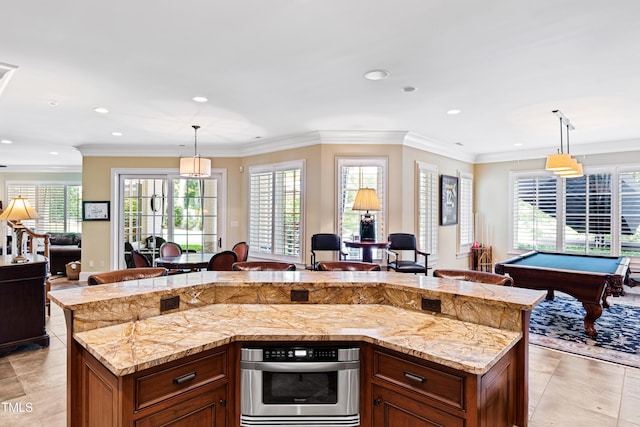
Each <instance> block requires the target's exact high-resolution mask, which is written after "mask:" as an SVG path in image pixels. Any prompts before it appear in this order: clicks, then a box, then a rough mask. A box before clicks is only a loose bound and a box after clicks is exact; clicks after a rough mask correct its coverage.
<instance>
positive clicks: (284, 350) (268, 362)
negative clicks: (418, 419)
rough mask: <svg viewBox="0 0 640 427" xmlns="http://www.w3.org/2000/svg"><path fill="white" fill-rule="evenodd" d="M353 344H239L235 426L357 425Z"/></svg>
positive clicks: (357, 368)
mask: <svg viewBox="0 0 640 427" xmlns="http://www.w3.org/2000/svg"><path fill="white" fill-rule="evenodd" d="M359 406H360V349H359V348H358V347H326V346H325V347H312V346H308V347H307V346H282V347H259V348H258V347H244V348H242V349H241V355H240V412H241V414H240V425H241V426H243V427H253V426H263V427H264V426H271V427H275V426H308V427H310V426H358V425H359V424H360V412H359Z"/></svg>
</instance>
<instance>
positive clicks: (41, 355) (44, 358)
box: [11, 348, 67, 376]
mask: <svg viewBox="0 0 640 427" xmlns="http://www.w3.org/2000/svg"><path fill="white" fill-rule="evenodd" d="M29 353H31V354H28V355H24V356H22V357H20V358H16V359H13V360H11V365H12V366H13V369H14V370H15V371H16V374H17V375H18V376H22V375H27V374H29V373H31V372H40V373H41V374H43V375H47V374H48V373H49V372H54V371H57V370H59V369H60V368H61V367H62V366H66V364H67V351H66V349H64V348H61V349H58V350H51V349H48V348H47V349H42V350H33V351H30V352H29Z"/></svg>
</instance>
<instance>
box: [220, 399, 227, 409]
mask: <svg viewBox="0 0 640 427" xmlns="http://www.w3.org/2000/svg"><path fill="white" fill-rule="evenodd" d="M220 406H222V407H225V406H227V401H226V399H220Z"/></svg>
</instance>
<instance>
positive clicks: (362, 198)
mask: <svg viewBox="0 0 640 427" xmlns="http://www.w3.org/2000/svg"><path fill="white" fill-rule="evenodd" d="M351 209H352V210H354V211H379V210H380V200H378V195H377V194H376V190H374V189H373V188H361V189H359V190H358V193H357V194H356V200H355V201H354V202H353V207H352V208H351Z"/></svg>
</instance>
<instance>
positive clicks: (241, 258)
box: [231, 242, 249, 262]
mask: <svg viewBox="0 0 640 427" xmlns="http://www.w3.org/2000/svg"><path fill="white" fill-rule="evenodd" d="M231 250H232V251H233V252H235V253H236V255H237V256H238V262H245V261H246V260H247V258H248V257H249V244H248V243H247V242H238V243H236V244H235V245H233V248H231Z"/></svg>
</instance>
